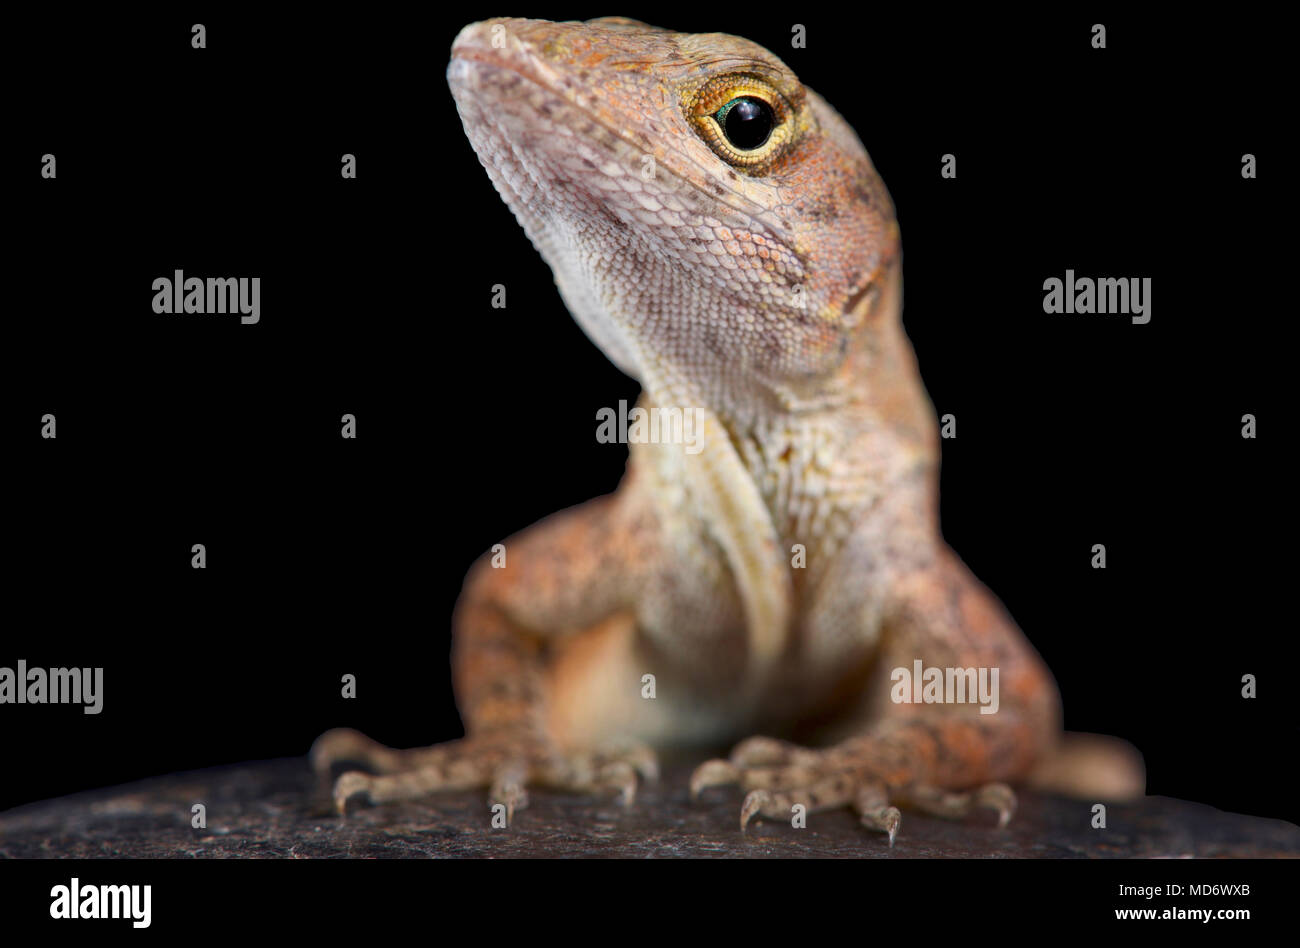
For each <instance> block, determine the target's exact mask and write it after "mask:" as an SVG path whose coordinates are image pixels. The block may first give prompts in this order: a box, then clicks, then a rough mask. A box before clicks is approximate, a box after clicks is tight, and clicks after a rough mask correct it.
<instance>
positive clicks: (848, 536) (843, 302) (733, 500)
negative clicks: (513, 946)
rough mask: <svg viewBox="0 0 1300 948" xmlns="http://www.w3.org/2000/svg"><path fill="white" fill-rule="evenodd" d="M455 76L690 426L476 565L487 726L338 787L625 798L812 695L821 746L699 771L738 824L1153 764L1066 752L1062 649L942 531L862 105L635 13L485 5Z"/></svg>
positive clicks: (1004, 810) (993, 799)
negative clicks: (522, 12) (738, 800)
mask: <svg viewBox="0 0 1300 948" xmlns="http://www.w3.org/2000/svg"><path fill="white" fill-rule="evenodd" d="M447 78H448V82H449V84H450V86H451V91H452V94H453V96H454V98H455V101H456V106H457V108H458V110H459V113H460V116H461V119H462V121H463V123H464V127H465V133H466V135H467V136H468V137H469V140H470V142H471V143H472V145H473V147H474V150H475V152H476V153H477V155H478V157H479V159H480V160H481V162H482V164H483V166H484V167H485V168H486V169H487V171H488V174H489V176H490V177H491V179H492V182H493V183H494V184H495V186H496V188H497V191H498V192H499V193H500V194H501V196H502V198H503V199H504V200H505V202H506V203H507V204H508V205H509V207H510V209H511V210H512V211H513V212H514V214H515V216H516V217H517V218H518V220H519V222H520V223H521V224H522V225H523V227H524V230H525V231H526V232H527V234H528V237H529V238H530V239H531V241H532V243H533V244H534V246H535V247H536V248H537V250H538V251H539V252H540V253H541V254H542V256H543V257H544V258H545V259H546V261H547V262H548V263H549V264H550V266H551V268H552V270H553V271H554V274H555V282H556V284H557V286H558V288H559V290H560V293H561V295H562V297H563V299H564V301H565V303H566V304H567V306H568V308H569V309H570V311H571V312H572V313H573V315H574V317H575V318H576V319H577V321H578V323H579V324H580V325H581V326H582V328H583V329H584V330H585V331H586V333H587V334H588V335H589V336H590V337H591V339H592V340H593V341H594V342H595V343H596V344H597V345H598V346H599V347H600V348H601V350H603V351H604V353H605V354H606V355H607V356H608V357H609V358H610V359H611V360H612V361H613V362H614V363H615V364H616V365H617V366H618V367H619V368H620V369H622V370H623V371H624V372H626V373H628V374H629V375H631V376H633V377H635V378H636V379H637V380H638V381H639V382H640V383H641V385H642V390H643V391H642V398H641V407H642V408H644V409H646V410H647V411H656V410H658V411H664V412H670V413H671V412H680V413H681V415H680V417H682V418H689V419H691V422H692V424H693V426H694V427H693V434H694V440H693V444H692V445H691V446H690V447H692V448H693V450H687V448H688V446H687V445H686V444H683V443H681V442H680V439H679V440H678V441H674V440H673V439H671V438H670V439H666V440H664V439H661V440H659V441H657V442H645V443H633V444H632V445H631V448H630V455H631V456H630V461H629V464H628V470H627V474H626V476H625V478H624V480H623V483H622V484H621V486H620V487H619V490H618V491H617V492H616V493H615V494H613V495H611V496H608V497H603V498H599V499H597V500H593V501H591V502H589V503H587V504H584V505H582V506H580V507H577V508H574V509H571V510H566V511H564V512H562V513H559V514H556V515H554V516H552V517H550V518H549V519H547V520H545V521H543V522H541V523H539V524H537V525H536V526H534V527H532V528H531V529H529V530H527V531H525V532H523V533H522V534H520V535H518V536H516V537H514V538H512V539H510V540H508V541H506V543H505V549H506V558H505V564H504V566H502V567H501V568H496V566H494V564H493V562H492V561H491V558H490V557H485V558H484V559H483V560H482V561H480V562H479V563H478V564H477V565H476V566H475V567H474V569H473V570H472V572H471V573H470V575H469V578H468V579H467V581H466V584H465V588H464V591H463V593H462V596H461V599H460V601H459V604H458V606H457V610H456V614H455V617H454V630H453V657H454V661H453V666H454V681H455V687H456V694H457V699H458V706H459V708H460V710H461V713H462V716H463V717H464V719H465V722H466V731H467V736H466V737H465V738H464V739H462V740H458V741H452V742H449V743H444V744H439V745H435V746H433V747H428V748H420V749H411V750H395V749H391V748H387V747H384V746H382V745H379V744H377V743H375V742H374V741H372V740H370V739H369V738H366V737H364V736H363V735H361V734H359V733H358V732H356V731H352V730H347V729H342V730H335V731H330V732H328V733H326V734H324V735H322V737H321V738H320V739H318V741H317V743H316V745H315V747H314V748H313V755H312V756H313V761H314V763H315V765H316V767H317V768H318V769H319V770H321V771H322V772H328V771H329V769H330V767H331V765H333V764H335V763H337V762H340V761H345V760H346V761H356V762H359V763H362V764H364V765H366V766H367V767H368V768H369V769H370V770H371V771H373V773H362V772H360V771H352V772H348V773H345V774H343V775H342V776H341V777H339V778H338V780H337V782H336V783H335V786H334V799H335V802H336V804H337V806H338V807H339V809H340V810H341V811H343V810H345V809H346V805H347V803H348V801H349V800H350V799H352V798H354V797H365V798H368V799H369V800H370V801H372V802H377V803H378V802H384V801H391V800H398V799H406V798H412V797H416V796H421V795H424V794H427V793H430V792H432V791H436V790H442V789H463V788H471V787H487V788H489V794H490V798H491V800H492V801H494V802H500V803H502V804H504V805H505V807H506V810H507V813H508V814H509V815H510V816H513V814H514V811H515V809H517V808H519V807H521V806H523V805H525V804H526V800H527V796H526V788H527V787H528V786H529V785H530V784H531V785H546V786H551V787H558V788H563V789H567V790H573V791H606V790H617V791H619V792H621V793H622V794H623V796H624V799H625V800H626V801H628V802H631V800H632V798H633V795H634V792H635V788H636V784H637V780H638V775H639V776H640V777H652V776H654V774H655V769H656V764H655V755H654V752H653V750H652V749H651V748H652V747H654V746H660V745H668V744H686V743H697V744H703V743H708V742H720V741H729V740H736V739H739V738H744V737H746V735H753V734H791V733H794V732H795V731H796V730H797V728H798V726H799V725H801V724H806V723H807V722H810V721H820V722H827V721H830V722H833V726H832V727H831V728H830V729H829V730H825V729H824V733H825V734H826V735H827V736H826V738H825V743H823V744H822V745H821V746H819V747H806V746H802V745H799V744H796V743H792V742H789V741H787V740H783V739H780V738H777V737H748V739H746V740H743V741H742V742H741V743H740V744H739V745H737V746H736V747H735V749H734V750H733V751H732V753H731V755H730V757H729V758H728V759H725V760H712V761H709V762H707V763H705V764H703V765H701V766H700V767H699V768H698V769H697V770H696V772H695V774H694V776H693V778H692V781H691V790H692V792H693V793H696V794H698V793H701V792H703V791H704V790H705V789H706V788H708V787H710V786H713V785H719V784H738V785H739V786H740V787H741V788H742V789H743V790H744V791H746V793H747V796H746V797H745V799H744V802H743V804H742V811H741V825H742V827H743V826H744V825H745V823H746V822H748V821H749V820H750V819H752V818H754V817H756V816H759V815H761V816H763V817H768V818H789V815H790V813H791V811H792V808H793V807H795V806H796V805H802V806H804V807H805V808H806V809H807V810H809V811H812V810H817V809H822V808H827V807H835V806H849V807H852V808H854V809H855V810H856V812H857V813H858V814H859V816H860V819H861V821H862V823H863V824H864V825H866V826H867V827H869V828H871V829H873V830H877V831H880V832H882V833H885V834H887V835H888V837H889V840H890V842H891V843H892V842H893V839H894V835H895V833H896V832H897V829H898V826H899V821H900V814H899V810H898V808H897V807H898V806H900V805H902V806H911V807H914V808H916V809H919V810H921V811H925V812H929V813H935V814H939V815H942V816H947V817H960V816H963V815H965V814H966V813H968V812H969V811H971V810H972V808H975V807H988V808H990V809H993V810H994V811H996V812H997V813H998V814H999V818H1000V820H1001V822H1005V821H1006V820H1007V819H1008V818H1009V817H1010V815H1011V813H1012V811H1013V809H1014V806H1015V795H1014V793H1013V791H1012V790H1011V788H1010V787H1009V786H1008V783H1010V782H1015V781H1018V780H1022V779H1024V778H1026V777H1028V776H1030V775H1031V773H1032V772H1033V771H1034V770H1035V768H1038V769H1039V771H1042V770H1043V768H1044V767H1047V766H1048V765H1050V764H1051V762H1052V761H1053V760H1054V759H1055V760H1056V761H1057V762H1058V765H1057V766H1056V770H1055V774H1056V782H1057V783H1058V784H1059V783H1062V782H1065V783H1071V782H1072V783H1073V784H1074V785H1075V786H1076V788H1078V789H1085V788H1086V787H1088V786H1089V785H1090V784H1089V781H1088V780H1087V779H1085V778H1086V777H1088V776H1089V774H1091V776H1092V777H1093V778H1095V779H1093V780H1092V781H1091V785H1092V786H1096V787H1097V792H1099V793H1106V792H1109V793H1110V794H1111V795H1124V794H1131V793H1132V792H1134V791H1135V789H1140V783H1141V779H1142V778H1141V774H1140V767H1138V766H1135V765H1134V762H1133V760H1132V759H1131V758H1130V757H1126V756H1124V754H1123V753H1122V752H1121V751H1118V750H1116V749H1114V748H1110V747H1108V746H1106V745H1095V744H1094V745H1089V746H1086V747H1083V750H1082V751H1081V752H1080V751H1078V750H1077V749H1076V752H1075V753H1074V755H1073V757H1072V758H1071V760H1072V761H1073V763H1070V764H1068V766H1066V767H1065V769H1062V765H1060V763H1059V762H1060V761H1061V760H1066V757H1065V756H1063V755H1062V752H1061V751H1060V749H1059V748H1060V746H1061V735H1060V730H1059V729H1060V716H1061V714H1060V705H1059V698H1058V694H1057V690H1056V686H1055V683H1054V682H1053V680H1052V677H1051V675H1050V673H1049V672H1048V670H1047V668H1046V667H1045V666H1044V664H1043V663H1042V661H1041V660H1040V659H1039V657H1038V655H1037V654H1036V652H1035V651H1034V650H1033V648H1032V647H1031V646H1030V645H1029V643H1028V642H1027V641H1026V640H1025V638H1024V637H1023V635H1022V634H1021V633H1020V631H1019V630H1018V629H1017V628H1016V627H1015V625H1014V623H1013V622H1012V621H1011V619H1010V618H1009V617H1008V615H1007V614H1006V612H1005V610H1004V609H1003V607H1002V606H1001V605H1000V603H999V602H998V601H997V600H996V599H995V598H994V596H993V595H992V594H991V593H990V592H989V591H988V590H987V589H986V588H985V587H983V586H982V585H981V584H980V583H979V582H978V581H977V580H976V579H975V578H974V577H973V576H972V575H971V574H970V572H969V571H968V570H967V569H966V567H965V565H964V564H963V563H962V562H961V561H960V560H959V559H958V558H957V556H956V555H955V554H954V553H953V552H952V551H951V550H950V549H949V548H948V547H947V545H946V544H945V543H944V541H943V539H942V537H941V535H940V532H939V525H938V514H937V496H938V474H937V471H938V456H939V439H938V433H937V426H936V419H935V414H934V410H933V408H932V407H931V404H930V402H929V399H928V397H927V396H926V393H925V390H924V388H923V386H922V383H921V379H920V376H919V374H918V371H917V367H916V363H915V357H914V355H913V352H912V349H911V346H910V344H909V342H908V340H907V337H906V336H905V334H904V332H903V328H902V323H901V316H900V312H901V303H902V290H901V252H900V243H899V228H898V225H897V222H896V219H895V214H894V208H893V204H892V202H891V199H890V196H889V193H888V192H887V191H886V189H885V185H884V183H883V182H882V181H881V179H880V177H879V176H878V175H877V173H876V171H875V169H874V167H873V166H872V163H871V161H870V159H869V158H868V156H867V153H866V151H865V150H864V149H863V147H862V144H861V142H860V141H859V139H858V137H857V135H856V134H855V133H854V132H853V130H852V129H851V128H850V127H849V126H848V125H847V124H846V123H845V122H844V120H843V119H842V118H841V117H840V116H839V115H838V114H837V113H836V112H835V111H834V110H833V109H832V108H831V107H830V106H829V105H828V104H827V103H826V102H825V101H823V100H822V98H821V97H820V96H818V95H817V94H816V93H815V92H813V91H812V90H810V89H808V88H806V87H805V86H803V85H802V84H800V82H799V80H798V79H797V78H796V77H795V76H794V75H793V74H792V73H791V71H790V70H789V69H788V68H787V67H786V66H785V65H784V64H783V63H782V62H781V61H780V60H779V59H777V58H776V57H775V56H773V55H772V54H771V53H770V52H768V51H767V50H765V49H763V48H762V47H760V46H758V45H756V44H754V43H751V42H749V41H747V40H744V39H740V38H738V37H735V36H729V35H725V34H720V33H711V34H702V35H691V34H680V33H673V32H669V31H666V30H661V29H656V28H654V27H650V26H646V25H645V24H641V23H636V22H633V21H629V20H622V19H602V20H593V21H591V22H588V23H551V22H546V21H541V20H523V19H499V20H490V21H486V22H483V23H476V24H473V25H471V26H468V27H466V28H465V29H464V30H463V31H462V32H461V33H460V35H459V36H458V37H457V38H456V41H455V43H454V45H453V47H452V58H451V63H450V66H449V67H448V70H447ZM496 565H497V566H500V565H501V564H499V563H498V564H496ZM647 675H653V676H654V677H653V679H652V680H653V682H654V697H653V698H652V699H651V698H648V697H647V696H646V694H645V690H644V683H645V681H646V680H647V679H646V678H645V676H647ZM936 677H937V680H936ZM990 683H991V684H992V687H993V688H994V689H995V693H994V694H990V693H989V686H990ZM927 689H929V690H927ZM977 695H978V700H977ZM931 698H937V700H930V699H931ZM1117 761H1118V763H1117ZM1094 763H1095V764H1097V765H1098V766H1097V767H1095V768H1094V767H1092V764H1094ZM1071 768H1072V769H1071ZM1081 768H1082V769H1081ZM1108 774H1109V777H1108V776H1107V775H1108Z"/></svg>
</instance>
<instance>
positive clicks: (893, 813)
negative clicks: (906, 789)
mask: <svg viewBox="0 0 1300 948" xmlns="http://www.w3.org/2000/svg"><path fill="white" fill-rule="evenodd" d="M902 822H903V814H901V813H899V812H898V807H896V806H890V807H885V808H884V809H883V810H881V811H880V812H879V813H877V814H875V815H866V814H864V815H863V816H862V825H863V826H868V827H870V828H871V829H874V830H879V831H880V832H882V833H888V834H889V848H890V849H893V848H894V837H895V836H897V835H898V827H899V826H900V825H901V824H902Z"/></svg>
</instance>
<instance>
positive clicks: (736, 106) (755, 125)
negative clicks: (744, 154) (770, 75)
mask: <svg viewBox="0 0 1300 948" xmlns="http://www.w3.org/2000/svg"><path fill="white" fill-rule="evenodd" d="M713 118H714V120H715V121H716V122H717V123H718V125H720V126H721V127H722V133H723V134H724V135H726V136H727V141H729V142H730V143H731V145H732V147H733V148H738V149H740V150H741V151H753V150H754V149H755V148H760V147H762V146H763V145H764V144H765V143H766V142H767V139H768V137H769V136H770V135H771V134H772V127H773V126H774V125H775V124H776V116H775V115H774V114H773V112H772V107H771V106H770V105H768V104H767V103H766V102H764V101H763V100H762V99H756V98H754V97H753V96H749V95H745V96H740V97H738V98H735V99H732V100H731V101H730V102H728V103H727V104H726V105H724V106H723V107H722V108H720V109H718V111H716V112H714V113H713Z"/></svg>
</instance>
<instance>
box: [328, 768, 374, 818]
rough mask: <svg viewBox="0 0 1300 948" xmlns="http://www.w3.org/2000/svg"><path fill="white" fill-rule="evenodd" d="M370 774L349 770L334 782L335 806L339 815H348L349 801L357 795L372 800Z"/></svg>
mask: <svg viewBox="0 0 1300 948" xmlns="http://www.w3.org/2000/svg"><path fill="white" fill-rule="evenodd" d="M370 780H371V777H370V774H366V773H362V772H361V771H359V770H349V771H348V772H347V773H345V774H343V775H342V776H341V777H339V779H338V780H336V781H335V782H334V808H335V809H336V810H338V811H339V816H347V813H348V802H349V801H350V800H353V799H354V798H356V797H359V796H362V797H365V799H366V800H367V801H369V800H370Z"/></svg>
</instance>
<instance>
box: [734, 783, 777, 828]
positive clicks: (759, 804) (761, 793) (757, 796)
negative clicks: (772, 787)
mask: <svg viewBox="0 0 1300 948" xmlns="http://www.w3.org/2000/svg"><path fill="white" fill-rule="evenodd" d="M771 801H772V794H771V793H769V792H768V791H767V790H751V791H749V795H748V796H746V797H745V802H744V803H742V804H741V805H740V831H741V832H742V833H743V832H744V831H745V827H746V826H748V825H749V821H750V820H751V819H753V818H754V816H755V815H757V814H758V813H759V811H761V810H762V809H763V807H764V806H766V805H767V804H768V803H770V802H771Z"/></svg>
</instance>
